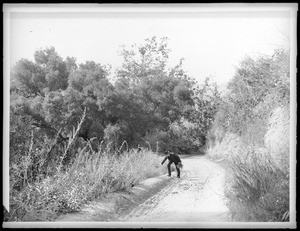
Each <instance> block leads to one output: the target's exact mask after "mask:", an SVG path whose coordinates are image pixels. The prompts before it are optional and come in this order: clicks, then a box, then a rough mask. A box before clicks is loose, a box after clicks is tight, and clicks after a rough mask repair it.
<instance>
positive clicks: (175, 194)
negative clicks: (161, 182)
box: [118, 156, 229, 222]
mask: <svg viewBox="0 0 300 231" xmlns="http://www.w3.org/2000/svg"><path fill="white" fill-rule="evenodd" d="M183 164H184V168H183V170H182V177H181V179H178V178H176V173H175V172H172V177H173V179H172V180H171V183H170V184H168V186H167V187H165V188H164V189H162V190H161V191H160V192H158V193H156V194H155V195H154V196H152V197H150V198H149V199H148V200H146V201H145V202H144V203H142V204H140V205H139V206H137V207H136V208H135V209H134V210H133V211H132V212H131V213H129V214H127V215H124V216H122V217H120V218H119V219H118V220H119V221H129V222H182V221H190V222H206V221H207V222H218V221H220V222H224V221H229V215H228V209H227V207H226V205H225V199H224V188H223V187H224V186H223V181H224V175H225V171H224V169H223V168H221V167H220V166H219V165H217V164H215V163H213V162H211V161H209V160H207V159H206V158H204V157H201V156H193V157H189V158H186V159H183Z"/></svg>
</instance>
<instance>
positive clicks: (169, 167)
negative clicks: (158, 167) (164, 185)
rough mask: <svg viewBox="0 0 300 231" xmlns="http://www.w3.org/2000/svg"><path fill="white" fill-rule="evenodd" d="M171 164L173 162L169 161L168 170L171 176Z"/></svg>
mask: <svg viewBox="0 0 300 231" xmlns="http://www.w3.org/2000/svg"><path fill="white" fill-rule="evenodd" d="M171 164H172V162H169V163H168V172H169V176H171Z"/></svg>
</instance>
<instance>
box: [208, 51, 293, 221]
mask: <svg viewBox="0 0 300 231" xmlns="http://www.w3.org/2000/svg"><path fill="white" fill-rule="evenodd" d="M289 80H290V63H289V52H288V51H284V50H277V51H275V53H274V55H272V56H261V57H258V58H251V57H246V58H245V59H244V60H243V61H242V62H241V63H240V65H239V66H238V67H237V69H236V74H235V76H234V78H233V79H232V80H231V81H230V82H229V83H228V86H227V92H226V94H224V96H222V99H221V100H220V102H219V104H218V109H217V113H216V115H215V118H214V122H213V124H212V128H211V130H210V132H209V135H208V137H209V138H208V140H209V145H208V146H209V148H208V154H210V155H211V156H212V157H213V158H216V159H220V160H225V162H226V164H227V166H228V167H229V168H230V169H231V175H230V176H229V179H228V185H227V192H226V195H227V198H228V206H229V208H230V210H231V213H232V216H233V220H235V221H282V220H283V221H286V220H288V217H289V216H288V214H289V154H290V153H289V141H290V139H289V103H290V81H289Z"/></svg>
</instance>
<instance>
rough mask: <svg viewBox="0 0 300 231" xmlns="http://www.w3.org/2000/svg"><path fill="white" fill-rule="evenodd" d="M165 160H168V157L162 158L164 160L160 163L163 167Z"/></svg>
mask: <svg viewBox="0 0 300 231" xmlns="http://www.w3.org/2000/svg"><path fill="white" fill-rule="evenodd" d="M167 159H168V156H166V157H165V158H164V160H163V161H162V162H161V165H163V164H164V163H165V161H166V160H167Z"/></svg>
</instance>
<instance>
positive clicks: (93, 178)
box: [6, 146, 165, 221]
mask: <svg viewBox="0 0 300 231" xmlns="http://www.w3.org/2000/svg"><path fill="white" fill-rule="evenodd" d="M158 158H159V157H158V155H157V154H155V153H153V152H151V151H148V150H142V151H141V152H137V150H133V149H132V150H130V151H129V152H126V153H124V155H122V156H116V155H111V153H108V152H107V151H106V150H102V151H99V152H91V151H89V150H88V149H87V146H85V148H84V149H82V150H81V151H80V152H78V154H77V156H76V158H75V159H74V161H73V164H72V165H70V166H69V167H68V169H67V170H66V171H65V172H64V173H62V172H58V173H57V174H55V175H54V176H53V177H46V178H43V179H41V181H38V182H35V183H33V184H27V185H26V187H24V188H22V190H20V191H18V190H15V189H13V188H11V190H10V194H11V195H10V198H11V199H10V212H9V214H7V215H6V216H7V217H6V219H7V220H8V221H47V220H48V221H49V220H50V221H51V220H53V219H55V218H57V216H58V215H59V214H60V213H66V212H74V211H78V210H79V209H80V206H81V205H82V204H83V203H85V202H86V201H88V200H92V199H95V198H100V197H101V196H103V195H104V194H106V193H109V192H113V191H118V190H125V189H126V188H128V187H132V186H133V185H135V184H136V183H138V182H140V181H141V180H144V179H146V178H148V177H154V176H157V175H161V174H162V173H164V171H165V168H162V167H161V166H160V165H159V162H160V161H159V159H158Z"/></svg>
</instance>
